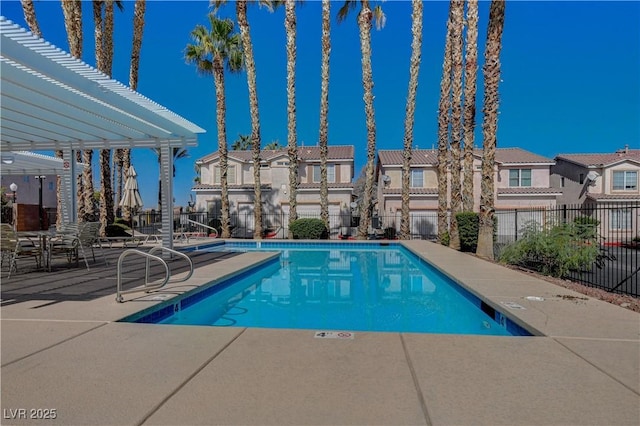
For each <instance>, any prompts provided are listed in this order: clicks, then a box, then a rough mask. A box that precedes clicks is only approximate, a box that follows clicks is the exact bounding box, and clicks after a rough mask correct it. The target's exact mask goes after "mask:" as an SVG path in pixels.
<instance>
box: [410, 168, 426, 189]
mask: <svg viewBox="0 0 640 426" xmlns="http://www.w3.org/2000/svg"><path fill="white" fill-rule="evenodd" d="M411 187H412V188H422V187H424V174H423V171H422V170H411Z"/></svg>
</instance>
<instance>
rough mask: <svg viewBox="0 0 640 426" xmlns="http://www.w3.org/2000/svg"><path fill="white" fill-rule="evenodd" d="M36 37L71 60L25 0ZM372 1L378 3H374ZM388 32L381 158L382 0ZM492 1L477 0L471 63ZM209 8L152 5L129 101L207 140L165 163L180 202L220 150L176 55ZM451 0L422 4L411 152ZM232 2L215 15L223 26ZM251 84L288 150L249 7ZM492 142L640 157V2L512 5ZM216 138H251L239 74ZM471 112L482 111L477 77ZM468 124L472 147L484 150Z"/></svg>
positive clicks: (274, 20) (146, 169)
mask: <svg viewBox="0 0 640 426" xmlns="http://www.w3.org/2000/svg"><path fill="white" fill-rule="evenodd" d="M34 3H35V8H36V14H37V17H38V20H39V22H40V27H41V30H42V33H43V37H44V38H45V39H46V40H47V41H49V42H51V43H52V44H54V45H56V46H58V47H60V48H62V49H64V50H68V45H67V39H66V33H65V30H64V22H63V17H62V10H61V7H60V2H58V1H43V0H40V1H38V0H36V1H35V2H34ZM374 3H375V2H374ZM133 5H134V3H133V2H132V1H126V2H125V10H124V12H122V13H120V12H117V13H116V21H115V42H114V44H115V54H114V68H113V77H114V78H115V79H116V80H119V81H121V82H123V83H125V84H127V83H128V78H129V77H128V75H129V55H130V51H131V37H132V33H131V31H132V28H131V27H132V21H133V17H132V15H133ZM341 5H342V2H341V1H336V2H332V15H333V17H334V19H333V21H332V28H331V32H332V33H331V42H332V52H331V76H330V94H329V144H331V145H354V146H355V147H356V159H355V164H356V174H358V173H359V172H360V169H361V168H362V167H363V166H364V163H365V161H366V154H365V152H366V151H365V150H366V137H367V135H366V127H365V116H364V107H363V101H362V94H363V91H362V83H361V81H362V80H361V76H362V74H361V67H360V45H359V39H358V32H357V24H356V21H355V14H354V15H352V16H350V17H349V18H348V19H347V21H345V22H343V23H342V24H339V25H338V24H337V22H336V20H335V15H336V13H337V11H338V9H339V7H340V6H341ZM382 6H383V9H384V10H385V13H386V15H387V24H386V26H385V28H384V29H382V30H381V31H375V30H374V32H373V36H372V48H373V58H372V60H373V76H374V80H375V87H374V95H375V111H376V123H377V146H378V149H401V148H402V144H403V139H404V114H405V104H406V94H407V84H408V79H409V72H408V65H409V58H410V54H411V50H410V44H411V3H410V2H408V1H386V2H384V3H382ZM488 9H489V2H487V1H483V2H481V3H480V24H479V27H480V34H479V43H478V44H479V46H478V48H479V62H480V66H482V63H483V62H484V60H483V55H484V43H485V34H486V26H487V18H488ZM208 11H209V8H208V2H207V1H191V2H187V1H181V2H178V1H149V2H148V3H147V13H146V26H145V29H144V41H143V46H142V54H141V64H140V80H139V85H138V91H139V92H141V93H142V94H144V95H145V96H147V97H149V98H151V99H153V100H154V101H156V102H158V103H160V104H161V105H164V106H166V107H167V108H169V109H171V110H173V111H175V112H176V113H178V114H180V115H182V116H183V117H185V118H186V119H188V120H190V121H192V122H194V123H195V124H197V125H199V126H200V127H202V128H204V129H206V130H207V133H206V134H204V135H202V136H201V137H200V139H199V146H198V147H197V148H191V149H190V150H189V154H190V157H189V158H186V159H181V160H179V161H177V162H176V179H175V183H174V192H175V195H174V196H175V199H176V204H177V205H186V202H187V201H188V199H189V194H190V189H191V186H192V185H193V178H194V177H195V172H194V162H195V160H197V159H198V158H201V157H203V156H205V155H207V154H208V153H210V152H213V151H215V150H217V127H216V123H215V92H214V88H213V79H212V78H207V77H202V76H199V75H198V74H197V73H196V71H195V68H194V67H193V66H191V65H187V64H186V63H185V61H184V59H183V54H184V47H185V46H186V44H187V43H189V42H190V39H189V33H190V31H191V30H192V29H193V28H194V27H195V25H197V24H206V22H207V20H206V14H207V13H208ZM297 12H298V13H297V16H298V64H297V77H296V78H297V80H296V88H297V93H296V96H297V120H298V127H297V131H298V143H299V144H300V145H302V144H304V145H316V144H317V138H318V125H319V105H320V100H319V98H320V59H321V58H320V53H321V51H320V36H321V4H320V2H319V1H307V2H305V3H304V4H303V5H302V6H300V7H298V8H297ZM0 13H1V14H2V15H4V16H6V17H7V18H9V19H11V20H13V21H14V22H16V23H18V24H20V25H23V26H25V27H26V25H25V23H24V18H23V14H22V9H21V6H20V3H19V2H18V1H2V2H1V3H0ZM447 13H448V2H445V1H433V2H427V3H425V8H424V24H423V25H424V30H423V49H422V64H421V69H420V82H419V87H418V96H417V109H416V124H415V129H414V145H415V146H418V147H419V148H431V147H432V146H435V145H436V144H437V108H438V100H439V90H440V77H441V73H442V58H443V49H444V37H445V33H446V18H447ZM234 14H235V9H234V7H233V5H230V6H227V7H226V10H224V9H223V11H222V12H221V15H222V16H225V17H226V16H229V17H233V16H234ZM83 21H84V23H83V29H84V32H85V37H84V52H83V60H84V61H85V62H87V63H88V64H90V65H95V56H94V51H93V18H92V12H91V4H90V3H89V2H85V3H84V4H83ZM249 21H250V24H251V36H252V39H253V44H254V54H255V58H256V68H257V78H258V81H257V83H258V99H259V104H260V121H261V131H262V141H263V144H267V143H269V142H271V141H273V140H278V141H279V142H280V143H281V144H283V145H284V144H286V142H287V121H286V120H287V116H286V102H287V98H286V96H287V95H286V53H285V32H284V10H283V9H280V10H276V11H275V12H274V13H269V12H268V11H267V9H265V8H259V7H258V6H255V5H254V6H251V7H250V8H249ZM501 62H502V79H503V82H502V83H501V85H500V116H499V122H498V146H499V147H521V148H524V149H527V150H530V151H532V152H535V153H537V154H540V155H544V156H547V157H550V158H553V157H554V156H555V155H557V154H559V153H567V152H611V151H613V150H615V149H619V148H622V147H624V145H625V144H628V145H629V146H630V147H631V148H636V149H637V148H640V119H639V117H640V78H638V76H639V75H640V2H632V1H625V2H611V1H602V2H600V1H588V2H576V1H558V2H550V1H509V2H508V3H507V7H506V18H505V29H504V34H503V49H502V54H501ZM226 90H227V135H228V139H229V143H232V142H233V141H234V140H235V139H236V138H237V136H238V134H239V133H243V134H249V133H250V131H251V124H250V116H249V103H248V90H247V83H246V74H244V73H242V74H239V75H234V76H228V77H227V89H226ZM477 108H478V111H479V112H480V111H481V109H482V77H481V72H480V73H479V87H478V95H477ZM481 120H482V114H479V115H478V123H477V131H476V145H477V146H481V144H482V135H481V130H480V129H481ZM133 162H134V165H135V166H136V169H137V171H138V173H139V182H140V187H141V194H142V196H143V199H144V204H145V208H153V207H155V206H156V203H157V201H156V200H157V179H158V166H157V158H156V157H155V154H154V153H153V152H151V150H149V149H137V150H134V151H133Z"/></svg>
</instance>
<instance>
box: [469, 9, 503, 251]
mask: <svg viewBox="0 0 640 426" xmlns="http://www.w3.org/2000/svg"><path fill="white" fill-rule="evenodd" d="M505 3H506V2H505V1H504V0H491V6H490V7H489V28H488V30H487V44H486V47H485V51H484V66H483V69H482V71H483V75H484V108H483V110H482V112H483V114H484V120H483V122H482V138H483V144H482V145H483V153H482V182H481V185H480V218H479V222H480V224H479V225H480V229H479V231H478V247H477V249H476V254H477V255H478V256H480V257H484V258H487V259H493V218H494V214H493V212H494V192H495V188H494V165H495V155H496V146H497V141H496V136H497V133H498V105H499V98H498V85H499V83H500V50H501V49H502V30H503V28H504V11H505Z"/></svg>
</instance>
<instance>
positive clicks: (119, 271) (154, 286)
mask: <svg viewBox="0 0 640 426" xmlns="http://www.w3.org/2000/svg"><path fill="white" fill-rule="evenodd" d="M157 251H165V252H167V253H170V254H175V255H178V256H181V257H183V258H185V259H187V262H188V263H189V273H188V274H187V275H186V276H185V277H183V278H179V279H176V280H170V278H171V272H170V271H169V265H167V262H165V261H164V259H162V257H160V256H156V255H154V254H153V253H154V252H157ZM131 254H137V255H140V256H143V257H146V262H145V274H144V286H143V287H141V288H133V289H131V290H122V262H123V261H124V259H125V258H126V257H127V256H129V255H131ZM151 260H156V261H159V262H160V264H161V265H162V266H164V273H165V276H164V278H163V280H162V281H161V282H160V283H157V284H151V285H150V283H149V272H150V270H151V267H150V263H151ZM192 275H193V261H192V260H191V258H190V257H189V256H187V255H186V254H184V253H181V252H179V251H176V250H173V249H170V248H167V247H162V246H156V247H154V248H152V249H151V250H149V251H148V252H144V251H142V250H137V249H127V250H125V251H123V252H122V253H121V254H120V256H119V257H118V267H117V288H116V302H118V303H122V302H124V298H123V297H122V295H123V294H128V293H137V292H141V291H144V292H147V293H150V292H151V291H152V290H157V289H160V288H162V287H164V286H165V285H167V284H169V283H179V282H183V281H186V280H188V279H189V278H191V276H192Z"/></svg>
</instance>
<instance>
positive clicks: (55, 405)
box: [1, 241, 640, 425]
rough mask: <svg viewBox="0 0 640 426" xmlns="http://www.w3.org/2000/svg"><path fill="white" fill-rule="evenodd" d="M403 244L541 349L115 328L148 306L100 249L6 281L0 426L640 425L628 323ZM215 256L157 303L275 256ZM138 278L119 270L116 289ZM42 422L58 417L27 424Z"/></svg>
mask: <svg viewBox="0 0 640 426" xmlns="http://www.w3.org/2000/svg"><path fill="white" fill-rule="evenodd" d="M404 244H405V245H406V246H408V247H409V248H410V249H412V250H414V251H415V252H416V253H418V254H419V255H421V256H423V257H424V258H426V259H428V260H429V261H431V262H432V263H434V264H435V265H436V266H437V267H438V268H439V269H440V270H441V271H443V272H444V273H446V274H447V275H449V276H450V277H452V278H453V279H455V280H456V281H458V282H460V283H463V285H464V286H465V287H466V288H467V289H469V290H470V291H472V292H473V293H475V294H476V295H478V297H480V298H481V299H482V300H484V301H485V302H486V303H488V304H490V305H491V306H493V307H495V308H498V309H500V310H501V311H502V312H504V313H505V314H507V315H509V316H510V317H511V319H512V320H514V321H516V322H517V323H519V324H521V325H526V327H527V328H528V329H530V330H532V331H534V332H535V333H536V334H538V336H534V337H486V336H469V335H436V334H411V333H365V332H357V333H355V338H354V339H352V340H351V339H317V338H314V330H287V329H259V328H233V327H229V328H213V327H189V326H160V325H152V324H131V323H119V322H115V321H117V320H118V319H120V318H122V317H124V316H126V315H129V314H131V313H134V312H137V311H139V310H141V309H144V308H145V307H147V306H151V305H153V304H156V303H160V300H159V299H160V298H159V297H158V294H152V295H147V296H140V295H139V294H133V295H129V296H128V297H127V300H128V301H127V302H126V303H122V304H118V303H116V302H115V283H116V281H115V276H116V274H115V262H114V259H115V258H116V257H117V255H118V254H119V250H118V249H109V251H108V257H109V259H110V262H109V263H110V265H109V266H105V265H104V264H103V263H101V261H100V259H97V261H96V262H95V263H91V271H87V270H86V269H85V268H84V267H82V264H81V267H80V268H66V267H60V268H59V269H58V270H57V271H56V272H53V273H43V272H29V273H21V274H18V275H15V276H12V277H11V278H10V279H5V277H6V272H3V274H2V278H3V279H2V311H1V316H2V320H1V327H2V328H1V332H2V351H1V354H2V369H1V373H2V415H3V417H2V424H7V425H9V424H61V425H89V424H100V425H103V424H104V425H107V424H108V425H138V424H150V425H151V424H153V425H155V424H166V425H191V424H203V425H212V424H232V425H239V424H243V425H246V424H256V425H263V424H264V425H300V424H306V425H318V424H323V425H343V424H344V425H346V424H349V425H374V424H375V425H400V424H406V425H419V424H427V425H533V424H535V425H540V424H550V425H569V424H570V425H586V424H594V425H638V424H640V321H639V320H640V316H639V315H638V314H637V313H635V312H632V311H630V310H627V309H624V308H620V307H617V306H614V305H611V304H608V303H605V302H601V301H598V300H595V299H592V298H589V297H586V296H584V295H582V294H579V293H575V292H572V291H569V290H567V289H565V288H562V287H558V286H555V285H553V284H551V283H549V282H547V281H543V280H539V279H536V278H534V277H532V276H531V275H529V274H524V273H520V272H517V271H514V270H511V269H507V268H503V267H500V266H497V265H495V264H492V263H490V262H485V261H482V260H479V259H477V258H475V257H473V256H469V255H467V254H462V253H458V252H455V251H453V250H450V249H448V248H445V247H442V246H439V245H437V244H433V243H429V242H425V241H407V242H404ZM213 255H214V254H213V253H212V254H209V256H208V257H207V256H204V255H202V257H197V256H194V262H195V263H196V264H197V269H196V271H195V273H194V275H193V277H192V278H191V279H190V280H189V281H188V282H187V283H178V284H173V285H171V286H170V287H168V288H167V289H166V291H163V292H162V293H164V294H167V295H173V294H176V293H181V292H184V291H187V290H190V289H192V288H193V287H194V286H198V285H202V284H204V283H207V282H210V281H211V280H214V279H219V278H222V277H225V276H228V275H230V274H233V273H235V272H236V271H238V270H239V269H241V268H243V267H245V266H247V265H250V264H254V263H256V262H264V261H266V260H268V259H269V258H271V257H272V256H274V254H270V253H256V252H254V253H243V254H237V255H224V256H220V253H217V254H215V255H216V256H213ZM132 262H133V261H132ZM171 266H172V268H174V267H175V268H178V267H179V265H177V263H176V264H175V265H173V264H172V265H171ZM182 267H184V265H183V266H182ZM140 269H141V264H135V263H130V264H128V265H127V269H126V271H127V272H126V275H127V276H128V277H129V278H132V277H134V276H135V275H136V274H140V273H141V272H140ZM176 271H178V272H179V270H177V269H176ZM142 273H143V272H142ZM182 273H184V272H182ZM135 282H136V281H135V279H134V280H133V283H134V284H132V283H131V282H130V283H129V284H128V285H129V286H132V285H135ZM137 283H138V284H139V283H140V282H139V281H137ZM527 296H539V297H542V298H544V301H532V300H529V299H526V297H527ZM506 302H514V303H516V304H518V305H520V306H521V307H522V308H524V309H510V308H508V307H507V305H505V303H506ZM23 410H24V411H23ZM51 410H55V419H51V418H50V419H46V420H43V419H40V418H38V417H43V416H45V415H48V416H49V417H52V413H53V412H52V411H51Z"/></svg>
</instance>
